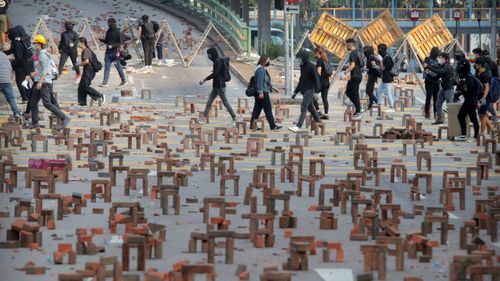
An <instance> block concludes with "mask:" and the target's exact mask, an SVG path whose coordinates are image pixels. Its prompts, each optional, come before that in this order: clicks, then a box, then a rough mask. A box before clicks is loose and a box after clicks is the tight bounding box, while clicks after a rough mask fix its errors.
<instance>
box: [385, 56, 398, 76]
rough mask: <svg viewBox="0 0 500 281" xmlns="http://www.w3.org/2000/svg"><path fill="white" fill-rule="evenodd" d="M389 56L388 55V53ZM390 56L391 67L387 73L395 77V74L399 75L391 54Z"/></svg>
mask: <svg viewBox="0 0 500 281" xmlns="http://www.w3.org/2000/svg"><path fill="white" fill-rule="evenodd" d="M388 56H389V55H388ZM389 57H390V58H391V61H392V67H391V69H390V70H389V74H390V75H392V76H394V77H396V76H399V67H398V65H397V64H396V63H394V60H393V59H392V57H391V56H389Z"/></svg>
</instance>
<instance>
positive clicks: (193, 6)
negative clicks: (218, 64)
mask: <svg viewBox="0 0 500 281" xmlns="http://www.w3.org/2000/svg"><path fill="white" fill-rule="evenodd" d="M172 2H175V3H176V4H178V5H180V6H182V7H184V8H186V9H189V11H191V12H192V13H195V14H197V15H198V16H199V17H201V18H205V19H207V20H210V21H212V22H213V23H214V25H215V26H216V27H217V28H218V29H219V30H221V31H223V32H225V33H226V34H227V35H229V37H230V38H229V39H230V41H231V42H232V43H233V44H235V46H236V48H235V49H238V50H240V51H246V52H247V54H250V51H251V47H252V44H251V35H250V33H251V31H250V28H249V27H248V26H247V25H246V23H244V22H243V21H242V20H241V19H240V18H239V17H238V16H237V15H236V14H235V13H234V12H233V11H231V10H230V9H229V8H227V7H226V6H224V5H222V4H221V3H219V1H217V0H172Z"/></svg>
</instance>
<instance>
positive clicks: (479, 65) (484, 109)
mask: <svg viewBox="0 0 500 281" xmlns="http://www.w3.org/2000/svg"><path fill="white" fill-rule="evenodd" d="M474 67H475V69H476V75H477V78H478V79H479V81H481V83H483V86H484V91H483V93H482V95H481V96H480V100H479V102H480V104H481V105H480V107H479V111H478V114H479V118H480V121H481V134H484V131H485V129H486V127H488V129H489V130H490V131H491V132H493V126H492V125H491V121H490V119H489V118H488V112H490V113H491V112H493V113H495V114H493V113H492V116H493V117H495V116H496V112H495V109H494V108H493V102H492V101H491V100H490V99H489V98H488V95H489V93H490V86H491V85H490V80H491V77H492V76H491V72H490V71H489V69H488V63H487V62H486V61H485V60H484V59H482V58H477V59H476V63H475V65H474Z"/></svg>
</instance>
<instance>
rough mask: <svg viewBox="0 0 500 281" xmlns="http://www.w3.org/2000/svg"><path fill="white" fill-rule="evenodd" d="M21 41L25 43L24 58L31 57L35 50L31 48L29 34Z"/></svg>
mask: <svg viewBox="0 0 500 281" xmlns="http://www.w3.org/2000/svg"><path fill="white" fill-rule="evenodd" d="M20 41H21V44H22V45H23V59H31V57H33V50H31V38H30V37H29V36H24V37H23V38H21V40H20Z"/></svg>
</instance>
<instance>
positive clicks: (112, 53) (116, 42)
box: [99, 18, 127, 87]
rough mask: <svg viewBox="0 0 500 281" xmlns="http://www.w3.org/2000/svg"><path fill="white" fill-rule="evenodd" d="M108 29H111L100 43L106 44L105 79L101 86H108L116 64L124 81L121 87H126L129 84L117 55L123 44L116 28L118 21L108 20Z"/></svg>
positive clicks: (100, 39)
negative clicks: (112, 65) (112, 69)
mask: <svg viewBox="0 0 500 281" xmlns="http://www.w3.org/2000/svg"><path fill="white" fill-rule="evenodd" d="M108 27H109V28H108V30H107V31H106V35H105V37H104V38H99V41H101V42H103V43H105V44H106V52H105V53H104V78H103V80H102V83H101V85H99V86H101V87H107V86H108V80H109V71H110V70H111V63H114V65H115V67H116V70H117V71H118V75H120V79H121V80H122V82H121V84H120V86H124V85H126V84H127V80H126V79H125V73H124V72H123V69H122V65H121V64H120V61H119V60H118V55H117V54H119V51H118V49H119V48H120V46H121V45H122V44H123V38H122V34H121V32H120V30H119V29H118V27H117V26H116V20H115V19H114V18H109V19H108Z"/></svg>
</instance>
